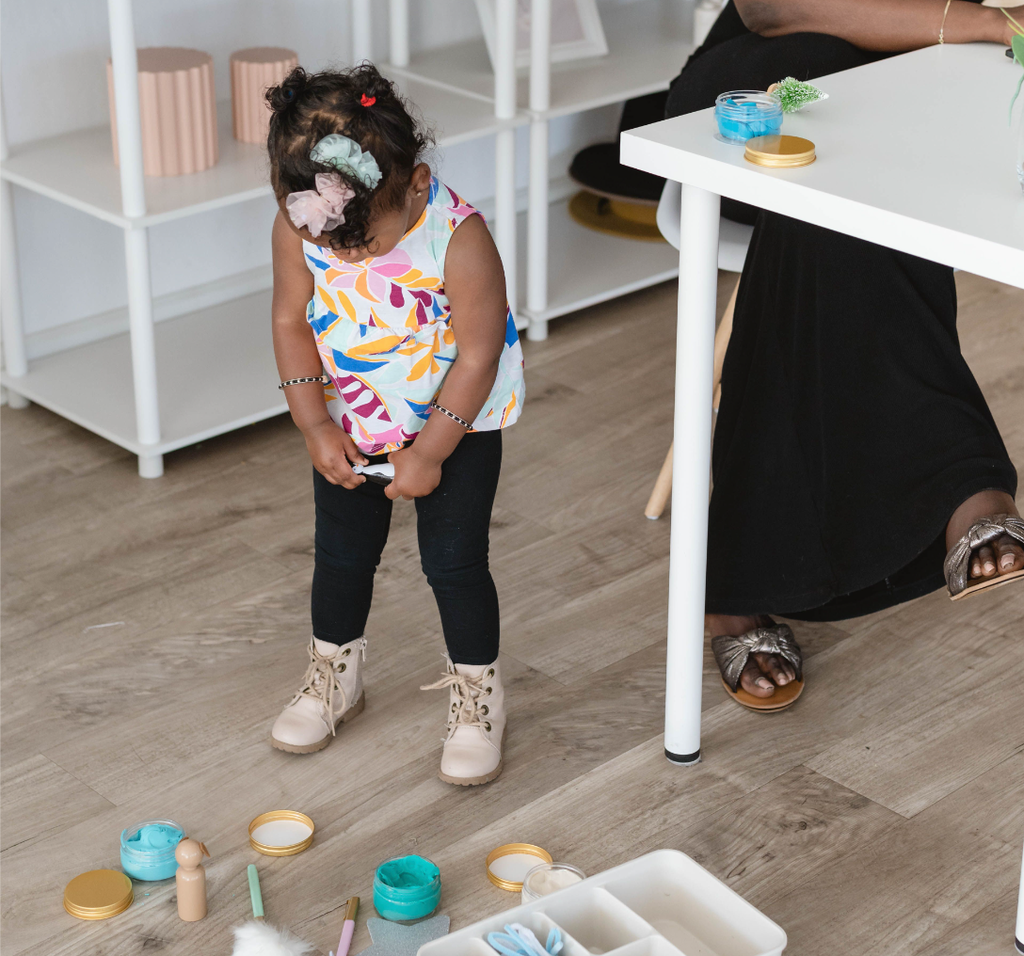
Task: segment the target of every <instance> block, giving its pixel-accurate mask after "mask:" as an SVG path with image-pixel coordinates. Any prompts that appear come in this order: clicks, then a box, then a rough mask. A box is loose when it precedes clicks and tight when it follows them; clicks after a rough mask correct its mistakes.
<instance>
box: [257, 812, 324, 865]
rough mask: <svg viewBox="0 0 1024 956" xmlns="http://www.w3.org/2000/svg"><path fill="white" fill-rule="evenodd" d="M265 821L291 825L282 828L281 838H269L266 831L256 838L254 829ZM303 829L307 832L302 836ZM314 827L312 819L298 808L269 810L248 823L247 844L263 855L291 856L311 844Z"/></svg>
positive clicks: (265, 822)
mask: <svg viewBox="0 0 1024 956" xmlns="http://www.w3.org/2000/svg"><path fill="white" fill-rule="evenodd" d="M267 823H285V824H288V823H291V824H292V826H291V827H283V828H282V834H281V836H282V839H281V840H277V839H274V840H270V839H269V834H268V831H264V832H263V833H261V834H259V838H257V836H256V835H255V833H256V830H258V829H259V828H260V827H262V826H263V825H264V824H267ZM296 824H298V825H296ZM289 829H290V830H292V831H293V832H292V833H291V834H288V832H287V831H288V830H289ZM305 829H308V831H309V833H308V835H306V836H303V832H304V830H305ZM315 829H316V827H315V825H314V823H313V821H312V820H311V819H310V818H309V817H307V816H306V814H304V813H299V811H298V810H271V811H270V812H269V813H261V814H260V815H259V816H258V817H256V819H255V820H253V821H252V823H250V824H249V845H250V846H251V847H252V848H253V849H254V850H255V851H256V852H257V853H262V854H264V856H293V855H294V854H296V853H301V852H302V851H303V850H305V849H307V848H308V847H309V846H311V845H312V843H313V831H314V830H315Z"/></svg>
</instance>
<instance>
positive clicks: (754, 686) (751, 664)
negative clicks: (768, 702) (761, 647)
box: [740, 654, 775, 697]
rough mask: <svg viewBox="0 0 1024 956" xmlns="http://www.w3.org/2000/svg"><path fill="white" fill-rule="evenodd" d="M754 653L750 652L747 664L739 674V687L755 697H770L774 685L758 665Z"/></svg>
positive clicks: (773, 690) (773, 691)
mask: <svg viewBox="0 0 1024 956" xmlns="http://www.w3.org/2000/svg"><path fill="white" fill-rule="evenodd" d="M757 656H758V655H756V654H751V655H750V658H749V659H748V660H747V666H746V667H744V668H743V673H742V674H741V675H740V687H742V688H743V689H744V690H745V691H746V692H747V693H748V694H753V695H754V696H755V697H771V696H772V694H774V693H775V685H774V684H773V683H772V682H771V681H770V680H769V679H768V677H766V676H765V674H764V672H763V671H762V670H761V668H760V667H759V666H758V663H757Z"/></svg>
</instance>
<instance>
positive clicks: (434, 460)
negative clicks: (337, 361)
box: [386, 216, 508, 498]
mask: <svg viewBox="0 0 1024 956" xmlns="http://www.w3.org/2000/svg"><path fill="white" fill-rule="evenodd" d="M444 288H445V293H446V294H447V296H448V301H449V303H450V304H451V309H452V329H453V330H454V331H455V337H456V340H457V341H458V345H459V355H458V358H456V359H455V361H454V362H453V363H452V367H451V368H450V369H449V370H448V374H447V375H446V376H445V379H444V385H443V386H442V388H441V394H440V395H438V397H437V402H438V404H439V405H443V406H444V407H445V408H447V409H448V410H449V411H451V412H454V413H455V414H456V415H458V416H459V418H463V419H465V420H466V421H467V422H471V421H473V420H474V419H475V418H476V416H477V414H478V413H479V412H480V409H481V408H483V405H484V402H486V401H487V396H488V395H490V393H491V389H492V388H494V380H495V378H496V377H497V374H498V362H499V360H500V359H501V353H502V350H503V349H504V348H505V325H506V321H507V317H508V300H507V298H506V294H505V270H504V269H503V268H502V265H501V257H500V256H499V255H498V250H497V248H496V247H495V245H494V240H493V239H492V238H491V234H490V232H488V231H487V226H486V225H485V224H484V221H483V219H481V218H480V217H479V216H470V217H468V218H467V219H464V220H463V221H462V223H461V224H460V225H459V227H458V228H457V229H456V230H455V233H454V235H453V236H452V238H451V240H450V241H449V243H448V251H447V253H446V254H445V264H444ZM465 434H466V429H465V428H463V427H462V426H461V425H460V424H459V423H458V422H455V421H452V419H450V418H449V417H448V416H447V415H442V414H441V413H440V412H437V411H435V412H432V413H431V415H430V418H428V419H427V423H426V424H425V425H424V426H423V428H422V429H421V431H420V433H419V435H417V436H416V441H415V442H413V444H412V445H410V446H409V447H408V448H403V449H402V450H401V451H396V452H393V453H392V454H391V455H390V456H389V460H390V461H393V462H394V463H395V480H394V481H393V482H392V483H391V484H390V485H388V487H387V489H386V491H387V494H388V497H389V498H397V497H399V496H400V495H401V496H403V497H405V498H418V497H421V496H423V495H429V494H430V492H432V491H433V490H434V489H435V488H436V487H437V484H438V482H439V481H440V480H441V463H442V462H443V461H444V460H445V459H446V458H447V457H448V456H449V455H450V454H451V453H452V452H453V451H454V450H455V447H456V445H458V443H459V441H460V440H461V439H462V436H463V435H465Z"/></svg>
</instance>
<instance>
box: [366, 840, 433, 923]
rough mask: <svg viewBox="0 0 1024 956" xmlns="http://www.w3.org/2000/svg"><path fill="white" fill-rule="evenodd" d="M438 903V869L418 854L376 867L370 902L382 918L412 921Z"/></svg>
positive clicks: (424, 915)
mask: <svg viewBox="0 0 1024 956" xmlns="http://www.w3.org/2000/svg"><path fill="white" fill-rule="evenodd" d="M440 902H441V871H440V870H439V869H438V868H437V866H436V865H435V864H433V863H431V862H430V860H426V859H424V858H423V857H422V856H402V857H397V858H396V859H394V860H388V861H387V862H386V863H381V865H380V866H378V867H377V873H376V875H375V876H374V878H373V905H374V908H375V909H376V910H377V913H378V914H379V915H380V916H382V917H383V918H384V919H387V920H391V921H392V922H395V923H413V922H415V921H416V920H421V919H425V918H426V917H428V916H430V915H431V914H432V913H433V912H434V910H436V909H437V907H438V904H439V903H440Z"/></svg>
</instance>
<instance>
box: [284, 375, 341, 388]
mask: <svg viewBox="0 0 1024 956" xmlns="http://www.w3.org/2000/svg"><path fill="white" fill-rule="evenodd" d="M328 381H329V379H328V378H327V376H326V375H307V376H306V377H305V378H290V379H288V381H287V382H282V383H281V384H280V385H278V386H277V387H278V388H287V387H288V386H289V385H305V384H307V383H308V382H319V383H320V384H321V385H326V384H327V383H328Z"/></svg>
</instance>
